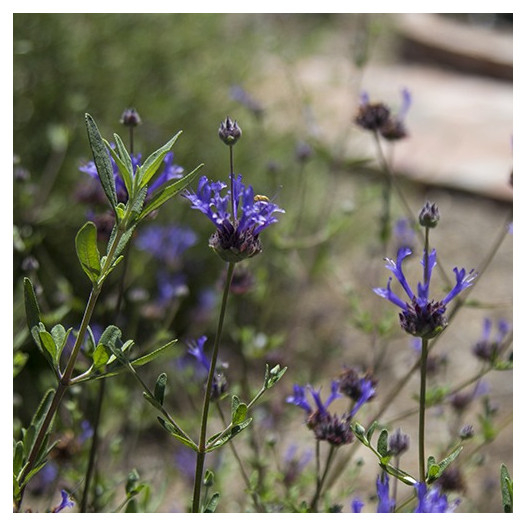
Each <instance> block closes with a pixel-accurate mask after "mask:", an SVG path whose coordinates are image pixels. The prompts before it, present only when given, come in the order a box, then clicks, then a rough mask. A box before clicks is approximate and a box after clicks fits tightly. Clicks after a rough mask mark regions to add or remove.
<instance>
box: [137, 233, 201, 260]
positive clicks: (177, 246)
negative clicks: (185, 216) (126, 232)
mask: <svg viewBox="0 0 526 526" xmlns="http://www.w3.org/2000/svg"><path fill="white" fill-rule="evenodd" d="M196 242H197V235H196V234H195V232H194V231H193V230H191V229H190V228H187V227H182V226H176V225H149V226H147V227H146V228H144V229H142V230H141V231H140V232H139V235H138V236H137V247H138V248H139V249H140V250H144V251H145V252H149V253H150V254H152V256H153V257H154V258H155V259H157V260H158V261H160V262H161V263H163V264H164V265H166V266H167V267H168V268H177V267H178V266H179V264H180V260H181V256H182V254H183V253H184V252H185V251H186V250H187V249H188V248H190V247H191V246H193V245H195V243H196Z"/></svg>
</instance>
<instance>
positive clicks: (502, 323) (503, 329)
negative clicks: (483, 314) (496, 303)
mask: <svg viewBox="0 0 526 526" xmlns="http://www.w3.org/2000/svg"><path fill="white" fill-rule="evenodd" d="M491 329H492V322H491V320H490V319H489V318H485V319H484V323H483V327H482V336H481V338H480V339H479V340H478V341H477V342H476V343H475V345H474V346H473V354H474V355H475V356H476V357H477V358H478V359H479V360H482V361H485V362H494V361H495V360H496V359H497V358H498V357H499V355H500V354H501V346H502V342H503V340H504V338H505V336H506V335H507V334H508V333H509V332H510V330H511V326H510V324H509V323H508V322H507V321H506V320H499V321H498V322H497V331H496V334H495V335H494V336H493V338H491V337H490V336H491Z"/></svg>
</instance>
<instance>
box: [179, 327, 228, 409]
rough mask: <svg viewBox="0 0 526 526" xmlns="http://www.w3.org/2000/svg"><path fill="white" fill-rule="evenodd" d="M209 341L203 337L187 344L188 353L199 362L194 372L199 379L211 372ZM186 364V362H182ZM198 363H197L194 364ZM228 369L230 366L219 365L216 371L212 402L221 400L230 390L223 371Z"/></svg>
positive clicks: (213, 381)
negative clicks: (206, 345)
mask: <svg viewBox="0 0 526 526" xmlns="http://www.w3.org/2000/svg"><path fill="white" fill-rule="evenodd" d="M206 341H207V337H206V336H201V337H200V338H198V339H197V340H190V341H188V342H187V353H188V354H190V355H191V356H193V357H194V358H195V360H196V361H197V367H196V368H194V372H195V374H196V377H197V378H203V377H205V376H207V375H208V372H209V370H210V365H211V364H210V360H209V359H208V358H207V357H206V355H205V348H204V346H205V343H206ZM180 363H181V364H184V363H185V360H183V361H182V362H180ZM194 363H196V362H194ZM227 367H228V364H224V363H221V364H218V365H217V366H216V369H215V371H214V378H213V380H212V394H211V398H210V399H211V400H212V401H215V400H218V399H219V398H221V397H222V396H223V395H224V393H225V392H226V390H227V388H228V382H227V380H226V377H225V375H224V373H223V370H224V369H225V368H227Z"/></svg>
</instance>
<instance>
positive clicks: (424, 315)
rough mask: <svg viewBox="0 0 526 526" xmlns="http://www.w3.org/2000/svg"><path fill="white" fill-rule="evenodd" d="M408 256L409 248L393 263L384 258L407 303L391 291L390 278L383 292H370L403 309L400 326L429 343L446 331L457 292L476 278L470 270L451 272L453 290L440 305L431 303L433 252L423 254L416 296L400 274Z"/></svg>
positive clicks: (381, 289) (434, 256)
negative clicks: (427, 340)
mask: <svg viewBox="0 0 526 526" xmlns="http://www.w3.org/2000/svg"><path fill="white" fill-rule="evenodd" d="M410 254H411V250H410V249H409V248H402V249H400V250H399V251H398V256H397V260H396V262H395V261H393V260H391V259H387V258H386V261H387V265H386V268H388V269H389V270H391V272H392V273H393V274H394V276H395V277H396V279H397V280H398V281H399V283H400V285H401V286H402V288H403V289H404V291H405V293H406V294H407V296H408V298H409V302H407V301H403V300H402V299H400V298H399V297H398V296H397V295H396V294H395V293H394V292H393V291H392V290H391V281H392V277H390V278H389V280H388V282H387V287H386V288H375V289H373V291H374V292H375V293H376V294H378V295H379V296H381V297H382V298H385V299H387V300H389V301H390V302H391V303H394V304H395V305H397V306H398V307H400V308H401V309H402V312H401V313H400V325H401V326H402V328H403V329H404V330H405V331H406V332H408V333H409V334H412V335H413V336H418V337H419V338H426V339H429V338H433V337H435V336H436V335H437V334H439V333H440V332H441V331H442V330H444V329H445V328H446V326H447V318H446V316H445V312H446V305H447V304H448V303H449V302H450V301H451V300H452V299H453V298H455V297H456V296H457V295H458V294H460V292H462V291H463V290H464V289H466V288H468V287H469V286H471V283H472V281H473V280H474V279H475V277H476V274H475V273H474V271H473V270H472V271H471V272H469V273H467V272H466V270H465V269H460V270H459V269H458V268H457V267H455V268H454V269H453V272H454V273H455V276H456V283H455V285H454V287H453V288H452V289H451V290H450V292H449V293H448V294H447V295H446V296H445V297H444V299H442V300H440V301H434V300H430V299H429V285H430V281H431V274H432V271H433V268H434V267H435V265H436V250H432V251H431V253H430V254H427V253H426V251H424V255H423V258H422V260H421V264H422V266H423V268H424V277H423V282H422V283H418V287H417V294H415V293H414V292H413V290H412V289H411V287H410V286H409V283H408V282H407V279H406V277H405V276H404V272H403V270H402V262H403V260H404V259H405V258H406V257H407V256H409V255H410ZM426 271H427V275H426Z"/></svg>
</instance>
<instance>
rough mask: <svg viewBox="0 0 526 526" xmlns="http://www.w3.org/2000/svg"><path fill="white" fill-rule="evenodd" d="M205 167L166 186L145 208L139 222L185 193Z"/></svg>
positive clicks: (199, 167)
mask: <svg viewBox="0 0 526 526" xmlns="http://www.w3.org/2000/svg"><path fill="white" fill-rule="evenodd" d="M203 166H204V165H203V164H200V165H199V166H198V167H197V168H196V169H195V170H193V171H192V172H190V173H189V174H188V175H186V176H185V177H183V178H182V179H177V180H176V181H175V182H174V183H171V184H169V185H167V186H165V187H164V188H163V189H162V190H161V191H160V192H158V193H157V194H156V195H155V196H153V198H152V200H151V201H150V202H149V203H148V205H147V206H146V207H145V208H144V210H143V211H142V212H141V215H140V216H139V220H141V219H143V218H145V217H146V216H147V215H148V214H151V213H152V212H153V211H154V210H157V209H158V208H159V207H160V206H161V205H162V204H163V203H165V202H166V201H168V199H171V198H172V197H174V196H175V195H177V194H178V193H179V192H181V191H183V190H184V189H185V188H186V187H187V186H188V185H189V184H190V183H191V182H192V181H193V180H194V178H195V176H196V175H197V172H198V170H200V169H201V168H202V167H203Z"/></svg>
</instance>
